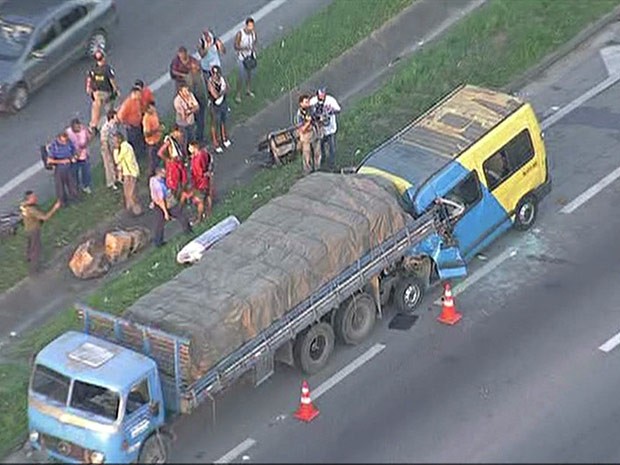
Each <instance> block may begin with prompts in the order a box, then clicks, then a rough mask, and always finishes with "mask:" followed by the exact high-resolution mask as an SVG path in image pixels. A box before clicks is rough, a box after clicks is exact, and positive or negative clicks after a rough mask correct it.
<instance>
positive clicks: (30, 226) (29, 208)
mask: <svg viewBox="0 0 620 465" xmlns="http://www.w3.org/2000/svg"><path fill="white" fill-rule="evenodd" d="M38 202H39V199H38V198H37V195H36V194H35V193H34V192H33V191H26V193H25V194H24V201H23V202H22V203H21V205H20V206H19V210H20V212H21V216H22V220H23V222H24V230H25V231H26V239H27V243H26V261H27V262H28V271H29V273H30V275H33V274H35V273H38V272H39V268H40V266H41V225H42V224H43V222H44V221H47V220H49V219H50V218H51V217H52V216H53V215H54V213H56V212H57V211H58V209H59V208H60V207H61V206H62V203H61V202H60V200H56V203H55V204H54V206H53V207H52V209H51V210H50V211H48V212H47V213H43V211H41V209H40V208H39V205H38Z"/></svg>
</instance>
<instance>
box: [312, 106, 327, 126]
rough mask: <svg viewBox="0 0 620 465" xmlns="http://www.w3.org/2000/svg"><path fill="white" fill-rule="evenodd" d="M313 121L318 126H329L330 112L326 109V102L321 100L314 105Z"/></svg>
mask: <svg viewBox="0 0 620 465" xmlns="http://www.w3.org/2000/svg"><path fill="white" fill-rule="evenodd" d="M312 122H313V123H314V124H316V125H318V126H329V113H327V111H326V110H325V102H321V101H320V100H319V101H318V102H317V103H316V105H314V106H313V107H312Z"/></svg>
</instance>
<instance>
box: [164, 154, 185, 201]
mask: <svg viewBox="0 0 620 465" xmlns="http://www.w3.org/2000/svg"><path fill="white" fill-rule="evenodd" d="M172 153H174V151H173V152H172ZM164 167H165V170H166V186H167V187H168V189H170V192H171V193H172V195H174V197H175V198H176V199H177V200H178V201H179V202H180V203H181V204H183V203H184V202H185V200H187V198H186V197H187V195H186V192H187V169H186V167H185V164H184V163H183V159H181V158H180V157H178V156H172V157H166V158H164Z"/></svg>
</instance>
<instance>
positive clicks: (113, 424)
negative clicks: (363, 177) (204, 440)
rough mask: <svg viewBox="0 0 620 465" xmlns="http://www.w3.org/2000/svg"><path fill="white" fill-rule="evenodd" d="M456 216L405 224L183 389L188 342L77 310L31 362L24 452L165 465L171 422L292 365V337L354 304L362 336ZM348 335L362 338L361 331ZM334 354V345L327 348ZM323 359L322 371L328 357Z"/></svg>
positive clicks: (434, 214) (437, 213)
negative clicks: (73, 324) (409, 258)
mask: <svg viewBox="0 0 620 465" xmlns="http://www.w3.org/2000/svg"><path fill="white" fill-rule="evenodd" d="M448 209H450V210H451V212H448ZM459 211H460V210H459V207H458V205H453V204H450V205H448V206H447V207H446V206H445V205H441V206H439V205H438V207H437V208H436V209H432V210H431V211H429V212H427V214H425V215H423V216H422V217H420V218H417V219H411V221H410V222H409V223H408V224H407V225H406V227H405V228H403V229H402V230H401V231H399V232H398V233H397V234H395V235H393V236H392V237H390V238H389V239H387V240H386V241H384V242H383V243H381V244H380V245H379V246H378V247H375V248H374V249H372V250H371V251H370V252H369V253H367V254H366V255H365V256H363V257H362V258H361V259H360V260H359V261H358V262H356V263H355V264H354V265H352V266H350V267H348V268H347V269H345V270H343V271H342V273H340V274H339V275H338V276H337V277H336V278H334V279H333V280H331V281H329V282H328V283H327V284H325V285H324V286H323V287H321V288H320V289H318V290H317V291H316V292H315V293H313V294H312V296H310V298H308V299H307V300H305V301H303V302H301V303H300V304H299V305H297V306H296V307H295V308H293V309H291V310H290V311H289V312H288V313H286V315H285V316H284V317H283V318H281V319H280V320H278V321H276V322H275V323H273V324H272V325H271V326H269V327H268V328H267V329H266V330H265V331H263V332H261V333H260V334H258V336H257V337H255V338H254V339H252V340H251V341H249V342H247V343H246V344H244V345H243V346H242V347H240V348H239V349H238V350H236V351H235V352H233V353H232V354H230V355H229V356H227V357H226V358H224V359H223V360H221V361H220V362H219V363H217V365H216V366H214V367H213V368H212V369H211V370H209V371H208V372H207V373H206V375H205V376H204V377H202V378H200V379H199V380H197V381H195V382H189V381H188V379H189V376H188V373H189V353H190V350H191V347H190V342H189V341H188V340H186V339H184V338H180V337H177V336H175V335H172V334H167V333H164V332H162V331H159V330H156V329H153V328H150V327H147V326H143V325H139V324H136V323H133V322H130V321H127V320H125V319H123V318H121V317H116V316H113V315H110V314H107V313H103V312H99V311H96V310H93V309H91V308H88V307H87V306H84V305H79V304H77V305H76V309H77V312H78V315H79V318H80V319H81V321H82V323H83V332H77V331H69V332H67V333H65V334H63V335H62V336H60V337H59V338H57V339H56V340H54V341H53V342H51V343H50V344H49V345H47V346H46V347H45V348H43V349H42V350H41V351H40V352H39V353H38V354H37V356H36V358H35V363H34V369H33V375H32V379H31V383H30V388H29V401H28V417H29V428H30V437H29V444H30V445H31V447H33V448H34V449H36V450H38V451H43V452H45V453H46V454H47V455H49V456H51V457H53V458H55V459H57V460H62V461H65V462H75V463H80V462H90V463H104V462H106V463H133V462H140V463H161V462H165V461H166V460H167V457H168V452H169V445H170V443H171V441H173V439H174V435H173V433H172V430H171V429H170V428H169V427H168V426H167V425H169V424H170V422H171V420H172V419H173V418H174V417H175V416H177V415H179V414H188V413H191V412H192V411H193V410H194V409H195V408H196V407H197V406H198V405H200V404H201V403H202V402H203V401H205V400H208V399H211V400H213V399H214V396H216V395H217V394H218V393H220V392H221V391H224V390H225V389H226V388H227V387H229V386H231V385H232V384H233V383H234V382H235V381H236V380H238V379H239V378H240V377H242V376H244V375H246V374H253V375H254V382H255V383H256V384H257V385H258V384H260V383H261V382H262V381H264V380H265V379H267V378H268V377H269V376H270V375H271V374H272V373H273V370H274V361H275V360H276V359H278V360H281V361H284V362H287V363H291V361H290V360H286V358H287V357H286V355H282V358H280V356H281V354H285V353H287V352H288V351H287V348H288V347H290V345H291V344H292V343H293V341H295V339H296V338H299V337H300V336H301V337H305V338H307V337H308V334H310V333H311V331H312V328H316V327H317V326H319V325H325V324H327V323H325V321H326V320H329V321H331V322H332V325H335V323H334V322H333V320H334V319H335V318H338V317H337V316H336V315H338V314H342V312H343V311H345V312H346V310H347V309H348V308H350V307H351V304H350V302H351V301H352V298H353V299H354V300H355V301H356V305H355V307H356V309H357V311H358V312H362V313H363V314H364V316H365V318H366V320H365V321H366V324H365V325H364V326H363V328H362V329H361V331H362V332H363V333H364V334H365V335H367V334H369V333H370V330H371V329H372V326H373V324H374V322H375V316H376V312H377V311H378V313H379V316H380V312H381V307H380V305H381V303H383V304H385V301H386V298H385V296H387V295H388V294H389V292H387V291H386V289H387V286H390V287H393V286H394V285H395V283H396V282H397V281H399V279H402V276H403V275H402V273H405V271H404V270H400V269H399V263H401V262H402V257H403V256H404V254H405V252H406V251H407V249H409V248H410V247H411V246H412V245H413V244H415V243H417V242H419V241H420V240H422V239H424V238H425V237H427V236H428V235H430V234H436V233H437V231H447V230H449V222H450V217H454V215H455V214H458V213H459ZM377 276H381V281H382V283H381V288H382V289H383V290H384V291H385V292H383V293H382V295H383V296H384V297H383V298H382V299H381V300H382V302H379V305H378V306H377V305H375V299H374V297H371V295H370V293H368V292H367V291H366V290H367V289H368V283H369V281H371V280H372V278H373V277H377ZM353 296H354V297H353ZM343 309H344V310H343ZM364 312H366V313H364ZM338 319H339V320H342V319H341V318H338ZM309 328H310V331H308V329H309ZM349 336H350V337H359V336H360V329H358V330H357V331H355V330H353V331H351V332H350V334H349ZM349 342H351V343H355V342H358V340H355V341H353V340H349ZM332 349H333V344H332V346H331V347H330V348H329V349H327V348H325V350H329V351H330V352H331V350H332ZM322 357H323V359H324V360H325V362H327V360H328V357H329V353H323V354H322ZM137 380H138V381H137ZM140 380H143V382H140ZM136 381H137V382H136ZM93 391H95V392H93ZM86 398H88V399H89V405H87V406H86V405H84V403H83V402H84V400H83V399H86ZM66 399H69V400H68V401H67V400H66ZM85 411H87V412H89V413H88V414H86V413H85ZM117 412H121V413H117Z"/></svg>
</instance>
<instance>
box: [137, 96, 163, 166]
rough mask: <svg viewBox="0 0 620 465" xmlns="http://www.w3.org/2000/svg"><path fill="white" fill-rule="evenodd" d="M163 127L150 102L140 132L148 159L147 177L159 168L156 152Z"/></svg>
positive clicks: (155, 109)
mask: <svg viewBox="0 0 620 465" xmlns="http://www.w3.org/2000/svg"><path fill="white" fill-rule="evenodd" d="M163 129H164V125H163V124H161V122H160V121H159V115H158V114H157V108H155V102H151V103H149V104H148V106H147V107H146V113H145V114H144V116H143V117H142V130H143V132H144V141H145V142H146V152H147V154H148V159H149V177H150V176H153V175H154V174H155V168H157V167H158V166H159V157H158V156H157V151H158V149H159V143H160V142H161V136H162V131H163Z"/></svg>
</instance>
